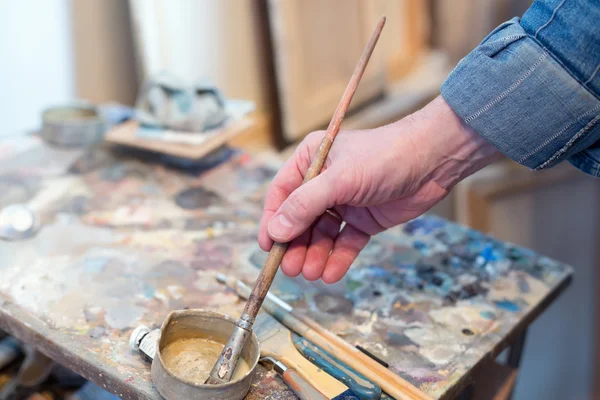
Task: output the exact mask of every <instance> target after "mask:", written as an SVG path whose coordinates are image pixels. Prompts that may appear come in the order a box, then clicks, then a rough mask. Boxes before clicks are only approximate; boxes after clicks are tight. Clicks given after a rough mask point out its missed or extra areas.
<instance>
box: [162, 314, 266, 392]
mask: <svg viewBox="0 0 600 400" xmlns="http://www.w3.org/2000/svg"><path fill="white" fill-rule="evenodd" d="M235 324H236V321H235V320H234V319H233V318H231V317H230V316H228V315H225V314H221V313H217V312H214V311H208V310H182V311H173V312H171V313H170V314H169V315H168V316H167V319H165V321H164V322H163V324H162V327H161V328H160V336H159V338H158V344H157V346H156V353H155V355H154V358H153V360H152V381H153V382H154V386H155V387H156V389H157V390H158V392H159V393H160V394H161V395H162V396H163V397H164V398H165V399H167V400H171V399H204V400H213V399H214V400H217V399H230V400H241V399H243V398H244V397H245V396H246V394H247V393H248V391H249V390H250V384H251V383H252V379H253V378H254V375H255V373H256V365H257V364H258V359H259V357H260V348H259V343H258V338H257V337H256V334H255V333H254V332H252V335H251V337H250V340H248V341H247V342H246V345H245V346H244V349H243V350H242V357H243V358H244V360H245V361H246V362H247V363H248V365H249V366H250V370H249V371H248V372H247V373H246V374H245V375H244V376H243V377H242V378H240V379H238V380H234V381H231V382H228V383H226V384H222V385H205V384H201V385H198V384H195V383H193V382H190V381H187V380H185V379H181V378H179V377H177V376H175V375H174V374H173V373H172V372H171V371H170V370H169V369H168V368H167V367H166V366H165V364H164V362H163V359H162V357H161V352H162V351H163V350H164V349H165V348H166V347H167V346H168V345H169V344H171V343H174V342H176V341H178V340H181V339H196V338H210V339H211V340H214V341H217V342H221V343H223V344H225V343H226V342H227V340H228V339H229V336H231V333H232V332H233V329H234V328H235Z"/></svg>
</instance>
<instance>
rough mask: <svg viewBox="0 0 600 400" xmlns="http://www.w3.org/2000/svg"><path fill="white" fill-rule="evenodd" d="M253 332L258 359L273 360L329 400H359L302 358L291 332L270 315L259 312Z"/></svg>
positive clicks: (336, 381) (329, 376) (321, 370)
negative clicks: (258, 343)
mask: <svg viewBox="0 0 600 400" xmlns="http://www.w3.org/2000/svg"><path fill="white" fill-rule="evenodd" d="M254 330H255V332H256V336H258V340H259V342H260V356H261V357H272V358H274V359H276V360H278V361H280V362H282V363H284V364H285V365H286V366H287V367H288V368H292V369H294V370H295V371H296V372H297V373H298V375H299V376H300V377H302V379H303V380H305V381H306V382H307V383H308V384H309V385H311V386H312V387H314V388H315V389H317V390H318V391H319V392H321V393H322V394H323V395H325V396H326V397H327V398H328V399H335V400H342V399H344V400H346V399H354V400H358V399H359V398H358V397H356V395H355V394H354V393H353V392H352V391H351V390H349V389H348V387H347V386H346V385H344V384H343V383H342V382H340V381H338V380H336V379H335V378H333V377H332V376H331V375H329V374H328V373H327V372H325V371H324V370H323V369H321V368H317V367H316V366H315V365H314V364H312V363H311V362H310V361H308V360H307V359H306V358H304V356H303V355H302V354H301V353H300V352H299V351H298V350H297V349H296V347H295V346H294V342H293V341H292V333H291V332H290V330H289V329H288V328H286V327H285V326H284V325H282V324H281V323H280V322H279V321H277V320H276V319H275V318H273V317H272V316H270V315H269V314H267V313H265V312H262V313H260V314H259V315H258V317H256V326H255V329H254Z"/></svg>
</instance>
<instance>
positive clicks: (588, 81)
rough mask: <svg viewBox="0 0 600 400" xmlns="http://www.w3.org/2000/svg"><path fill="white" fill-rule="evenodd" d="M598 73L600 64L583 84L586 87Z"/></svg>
mask: <svg viewBox="0 0 600 400" xmlns="http://www.w3.org/2000/svg"><path fill="white" fill-rule="evenodd" d="M598 71H600V64H598V66H597V67H596V69H595V70H594V72H592V76H590V78H589V79H588V80H587V81H585V82H583V84H584V85H587V84H588V83H590V82H591V81H592V80H593V79H594V78H595V77H596V74H597V73H598Z"/></svg>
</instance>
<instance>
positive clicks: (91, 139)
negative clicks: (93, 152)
mask: <svg viewBox="0 0 600 400" xmlns="http://www.w3.org/2000/svg"><path fill="white" fill-rule="evenodd" d="M42 124H43V126H42V131H41V136H42V138H44V140H46V141H47V142H49V143H52V144H54V145H57V146H61V147H84V146H89V145H92V144H94V143H98V142H101V141H102V140H104V133H105V130H106V121H105V120H104V118H102V116H101V115H100V112H99V111H98V109H97V108H96V107H94V106H91V105H79V104H77V105H71V106H59V107H52V108H49V109H47V110H46V111H44V113H43V114H42Z"/></svg>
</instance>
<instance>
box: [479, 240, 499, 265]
mask: <svg viewBox="0 0 600 400" xmlns="http://www.w3.org/2000/svg"><path fill="white" fill-rule="evenodd" d="M481 257H483V259H484V260H485V262H489V261H494V260H497V259H498V257H496V255H495V254H494V246H493V245H492V243H486V244H485V247H484V248H483V251H482V252H481Z"/></svg>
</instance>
